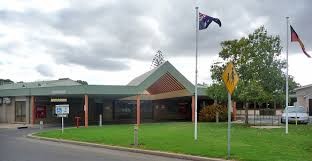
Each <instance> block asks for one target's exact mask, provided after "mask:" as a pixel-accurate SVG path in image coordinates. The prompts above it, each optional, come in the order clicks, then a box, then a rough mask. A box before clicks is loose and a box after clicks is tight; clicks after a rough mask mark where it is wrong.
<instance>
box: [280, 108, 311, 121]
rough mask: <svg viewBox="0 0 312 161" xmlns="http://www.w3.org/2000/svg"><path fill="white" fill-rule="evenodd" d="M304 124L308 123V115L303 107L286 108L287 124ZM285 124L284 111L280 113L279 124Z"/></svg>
mask: <svg viewBox="0 0 312 161" xmlns="http://www.w3.org/2000/svg"><path fill="white" fill-rule="evenodd" d="M296 120H297V122H298V123H304V124H307V123H309V115H308V113H307V112H306V111H305V109H304V107H302V106H299V107H295V106H288V123H294V122H296ZM285 122H286V111H285V110H284V111H283V113H282V118H281V123H285Z"/></svg>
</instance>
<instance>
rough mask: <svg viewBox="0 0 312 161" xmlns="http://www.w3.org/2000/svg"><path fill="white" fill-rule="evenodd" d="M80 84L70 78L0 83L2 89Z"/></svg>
mask: <svg viewBox="0 0 312 161" xmlns="http://www.w3.org/2000/svg"><path fill="white" fill-rule="evenodd" d="M74 85H81V84H80V83H78V82H76V81H73V80H71V79H66V80H51V81H36V82H19V83H10V84H4V85H0V90H2V89H21V88H40V87H55V86H74Z"/></svg>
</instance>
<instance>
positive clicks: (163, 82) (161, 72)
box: [128, 61, 194, 95]
mask: <svg viewBox="0 0 312 161" xmlns="http://www.w3.org/2000/svg"><path fill="white" fill-rule="evenodd" d="M128 85H136V86H137V88H138V90H139V91H141V93H142V94H143V93H145V92H144V91H147V92H148V93H149V94H151V95H155V94H161V93H168V92H174V91H179V90H187V91H188V92H189V94H190V95H192V94H193V93H194V85H193V84H192V83H191V82H190V81H188V80H187V79H186V78H185V77H184V76H183V75H182V74H181V73H180V72H179V71H178V70H177V69H176V68H175V67H174V66H173V65H172V64H170V63H169V62H168V61H166V62H165V63H163V64H162V65H160V66H159V67H157V68H155V69H153V70H151V71H149V72H146V73H144V74H142V75H141V76H139V77H137V78H135V79H134V80H132V81H131V82H130V83H129V84H128Z"/></svg>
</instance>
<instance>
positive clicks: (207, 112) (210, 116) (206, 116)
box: [199, 104, 227, 122]
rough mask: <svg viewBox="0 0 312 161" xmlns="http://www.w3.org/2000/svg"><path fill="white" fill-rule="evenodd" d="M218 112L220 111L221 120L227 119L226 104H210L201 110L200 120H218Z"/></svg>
mask: <svg viewBox="0 0 312 161" xmlns="http://www.w3.org/2000/svg"><path fill="white" fill-rule="evenodd" d="M216 112H219V121H226V120H227V107H226V106H224V105H219V104H216V105H209V106H206V107H204V108H202V109H201V110H200V112H199V121H208V122H211V121H216Z"/></svg>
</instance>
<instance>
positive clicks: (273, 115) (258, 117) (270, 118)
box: [237, 109, 282, 126]
mask: <svg viewBox="0 0 312 161" xmlns="http://www.w3.org/2000/svg"><path fill="white" fill-rule="evenodd" d="M281 117H282V110H280V109H256V110H248V124H251V125H255V126H265V125H267V126H269V125H271V126H279V125H281ZM237 119H238V120H241V121H244V122H245V121H246V113H245V110H237Z"/></svg>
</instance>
